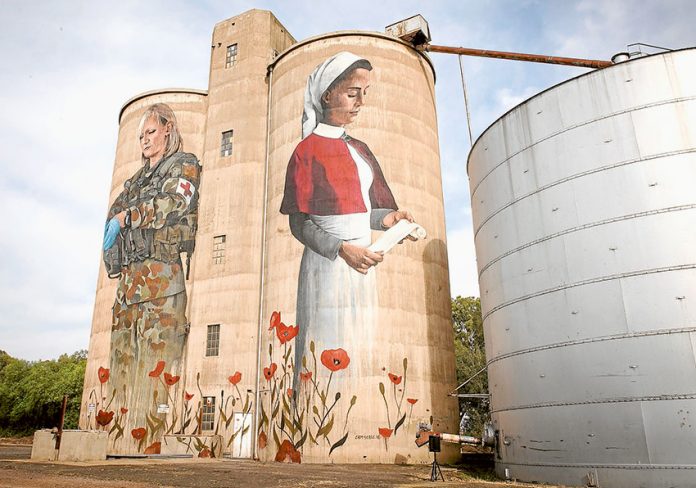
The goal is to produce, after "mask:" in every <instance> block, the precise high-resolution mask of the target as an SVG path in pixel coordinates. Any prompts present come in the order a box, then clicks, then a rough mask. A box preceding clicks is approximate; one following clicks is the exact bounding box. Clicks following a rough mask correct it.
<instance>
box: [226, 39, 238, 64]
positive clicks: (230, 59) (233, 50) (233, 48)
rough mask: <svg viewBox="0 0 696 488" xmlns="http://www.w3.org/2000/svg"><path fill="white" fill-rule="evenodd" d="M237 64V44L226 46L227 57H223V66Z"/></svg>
mask: <svg viewBox="0 0 696 488" xmlns="http://www.w3.org/2000/svg"><path fill="white" fill-rule="evenodd" d="M235 64H237V44H232V45H230V46H227V57H226V58H225V68H231V67H232V66H234V65H235Z"/></svg>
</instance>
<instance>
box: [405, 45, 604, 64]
mask: <svg viewBox="0 0 696 488" xmlns="http://www.w3.org/2000/svg"><path fill="white" fill-rule="evenodd" d="M418 49H419V50H421V51H427V52H432V53H445V54H461V55H464V56H479V57H483V58H498V59H512V60H515V61H530V62H532V63H547V64H563V65H566V66H577V67H580V68H595V69H601V68H606V67H608V66H612V64H613V63H612V62H611V61H602V60H599V59H581V58H562V57H558V56H546V55H543V54H525V53H511V52H506V51H488V50H486V49H471V48H467V47H449V46H437V45H434V44H425V45H423V46H418Z"/></svg>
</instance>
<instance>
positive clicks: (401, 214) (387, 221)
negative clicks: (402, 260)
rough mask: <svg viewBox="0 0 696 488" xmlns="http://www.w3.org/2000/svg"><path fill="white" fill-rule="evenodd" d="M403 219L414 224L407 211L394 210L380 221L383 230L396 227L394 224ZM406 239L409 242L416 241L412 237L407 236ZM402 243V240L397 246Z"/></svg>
mask: <svg viewBox="0 0 696 488" xmlns="http://www.w3.org/2000/svg"><path fill="white" fill-rule="evenodd" d="M404 219H406V220H408V221H409V222H415V220H414V219H413V215H411V212H409V211H408V210H394V211H393V212H389V213H388V214H387V215H385V216H384V218H383V219H382V226H383V227H384V228H385V229H391V228H392V227H394V226H395V225H396V223H397V222H398V221H399V220H404ZM406 239H408V240H409V241H417V240H418V238H416V237H413V236H412V235H407V236H406ZM402 242H404V240H403V239H402V240H401V241H399V244H401V243H402Z"/></svg>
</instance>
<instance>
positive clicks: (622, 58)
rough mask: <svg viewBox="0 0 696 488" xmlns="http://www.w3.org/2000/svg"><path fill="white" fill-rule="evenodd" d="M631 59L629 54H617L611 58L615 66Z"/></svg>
mask: <svg viewBox="0 0 696 488" xmlns="http://www.w3.org/2000/svg"><path fill="white" fill-rule="evenodd" d="M629 59H631V55H630V54H628V53H616V54H614V55H613V56H612V57H611V62H612V63H614V64H617V63H623V62H624V61H628V60H629Z"/></svg>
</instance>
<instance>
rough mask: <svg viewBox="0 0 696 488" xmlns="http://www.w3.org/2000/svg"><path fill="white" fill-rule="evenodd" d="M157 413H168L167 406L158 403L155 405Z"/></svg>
mask: <svg viewBox="0 0 696 488" xmlns="http://www.w3.org/2000/svg"><path fill="white" fill-rule="evenodd" d="M157 413H169V405H167V404H166V403H160V404H159V405H157Z"/></svg>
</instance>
